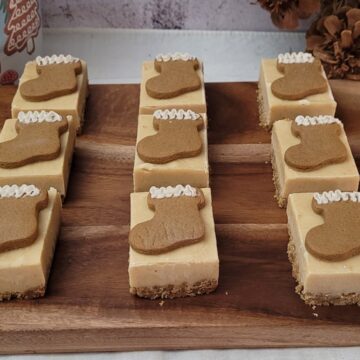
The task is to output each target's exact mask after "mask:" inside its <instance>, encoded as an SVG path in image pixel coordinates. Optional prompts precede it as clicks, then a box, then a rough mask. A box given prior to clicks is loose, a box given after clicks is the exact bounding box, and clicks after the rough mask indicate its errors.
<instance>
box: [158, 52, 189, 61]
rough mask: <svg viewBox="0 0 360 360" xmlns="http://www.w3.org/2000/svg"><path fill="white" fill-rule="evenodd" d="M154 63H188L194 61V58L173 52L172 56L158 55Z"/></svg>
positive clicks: (186, 54)
mask: <svg viewBox="0 0 360 360" xmlns="http://www.w3.org/2000/svg"><path fill="white" fill-rule="evenodd" d="M155 59H156V61H165V62H166V61H170V60H183V61H189V60H195V59H196V57H195V56H192V55H190V54H188V53H180V52H175V53H173V54H159V55H156V57H155Z"/></svg>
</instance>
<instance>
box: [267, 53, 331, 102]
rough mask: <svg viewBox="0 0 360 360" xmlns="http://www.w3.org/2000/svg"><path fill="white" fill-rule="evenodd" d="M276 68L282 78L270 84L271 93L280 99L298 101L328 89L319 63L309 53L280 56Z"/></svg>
mask: <svg viewBox="0 0 360 360" xmlns="http://www.w3.org/2000/svg"><path fill="white" fill-rule="evenodd" d="M277 68H278V70H279V71H280V72H281V73H283V74H284V76H283V77H281V78H279V79H277V80H275V81H274V82H273V83H272V84H271V91H272V93H273V94H274V95H275V96H276V97H278V98H280V99H283V100H300V99H303V98H305V97H307V96H310V95H314V94H319V93H323V92H326V91H327V89H328V85H327V82H326V79H325V78H324V75H323V71H322V66H321V62H320V61H319V60H318V59H315V58H314V57H313V56H312V55H311V54H309V53H302V52H299V53H291V54H289V53H286V54H280V55H279V56H278V62H277Z"/></svg>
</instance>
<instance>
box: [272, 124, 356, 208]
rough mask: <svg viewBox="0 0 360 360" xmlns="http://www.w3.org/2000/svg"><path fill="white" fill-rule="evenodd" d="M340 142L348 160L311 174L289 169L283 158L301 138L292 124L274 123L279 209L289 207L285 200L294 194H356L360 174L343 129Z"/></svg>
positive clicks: (273, 136) (274, 154)
mask: <svg viewBox="0 0 360 360" xmlns="http://www.w3.org/2000/svg"><path fill="white" fill-rule="evenodd" d="M340 139H341V141H342V142H343V143H344V145H345V147H346V149H347V159H346V160H345V161H344V162H342V163H338V164H331V165H327V166H324V167H323V168H320V169H316V170H312V171H301V170H296V169H294V168H291V167H290V166H288V165H287V164H286V162H285V160H284V158H285V152H286V150H287V149H288V148H290V147H291V146H294V145H296V144H299V143H300V139H299V138H297V137H296V136H294V135H293V134H292V132H291V121H289V120H280V121H277V122H276V123H275V124H274V126H273V130H272V136H271V146H272V165H273V170H274V176H273V178H274V183H275V187H276V198H277V200H278V203H279V206H281V207H284V206H285V205H286V199H287V197H288V195H289V194H291V193H304V192H323V191H329V190H333V189H339V190H342V191H357V189H358V185H359V172H358V170H357V167H356V164H355V161H354V158H353V156H352V153H351V150H350V146H349V143H348V141H347V137H346V134H345V131H344V129H342V133H341V135H340Z"/></svg>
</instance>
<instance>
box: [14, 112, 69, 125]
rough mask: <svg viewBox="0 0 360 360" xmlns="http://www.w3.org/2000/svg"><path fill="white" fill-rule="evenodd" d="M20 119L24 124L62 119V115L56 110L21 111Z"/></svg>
mask: <svg viewBox="0 0 360 360" xmlns="http://www.w3.org/2000/svg"><path fill="white" fill-rule="evenodd" d="M18 120H19V122H21V123H22V124H33V123H42V122H44V121H45V122H50V123H52V122H55V121H61V120H62V116H61V115H60V114H58V113H57V112H55V111H27V112H24V111H20V112H19V114H18Z"/></svg>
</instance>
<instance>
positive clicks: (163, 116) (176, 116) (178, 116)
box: [153, 109, 200, 120]
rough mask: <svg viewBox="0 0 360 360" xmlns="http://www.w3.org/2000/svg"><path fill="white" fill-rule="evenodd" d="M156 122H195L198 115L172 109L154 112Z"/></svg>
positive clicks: (189, 111)
mask: <svg viewBox="0 0 360 360" xmlns="http://www.w3.org/2000/svg"><path fill="white" fill-rule="evenodd" d="M153 116H154V118H155V119H158V120H197V119H198V118H199V117H200V115H199V114H198V113H196V112H194V111H192V110H187V111H185V110H183V109H179V110H176V109H172V110H168V109H166V110H156V111H155V112H154V114H153Z"/></svg>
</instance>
